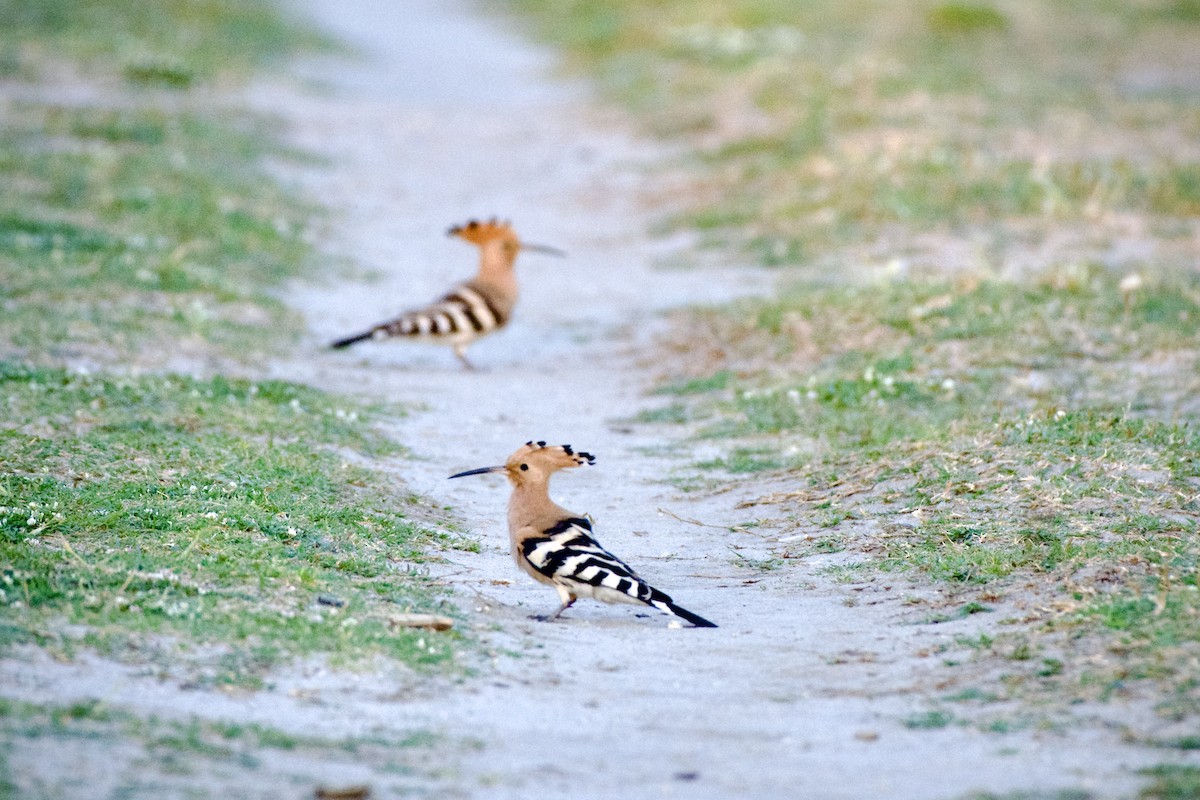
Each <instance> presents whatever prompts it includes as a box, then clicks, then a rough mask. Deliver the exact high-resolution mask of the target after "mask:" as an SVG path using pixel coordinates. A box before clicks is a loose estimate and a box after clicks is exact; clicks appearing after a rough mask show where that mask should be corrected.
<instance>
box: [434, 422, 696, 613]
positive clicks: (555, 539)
mask: <svg viewBox="0 0 1200 800" xmlns="http://www.w3.org/2000/svg"><path fill="white" fill-rule="evenodd" d="M594 461H595V457H594V456H592V455H591V454H590V453H583V452H577V451H575V450H573V449H572V448H571V446H570V445H558V446H551V445H547V444H546V443H545V442H526V443H525V444H524V445H522V446H521V447H520V448H518V449H517V451H516V452H514V453H513V454H512V455H511V456H509V457H508V460H507V461H506V462H505V463H504V465H503V466H499V467H483V468H482V469H475V470H468V471H466V472H460V473H458V474H457V475H451V476H450V477H452V478H461V477H464V476H466V475H479V474H482V473H486V472H502V473H504V474H505V476H506V477H507V478H508V480H509V482H510V483H511V484H512V486H513V493H512V496H511V497H510V498H509V501H508V534H509V543H510V544H511V546H512V557H513V560H514V561H516V563H517V566H518V567H520V568H521V570H522V571H523V572H525V573H526V574H528V575H529V576H530V577H532V578H533V579H534V580H536V581H538V582H540V583H545V584H547V585H549V586H553V587H554V589H555V590H556V591H557V592H558V596H559V599H560V600H561V601H562V605H561V606H559V608H558V610H557V611H555V612H554V613H553V614H551V615H550V616H549V617H537V619H546V620H552V619H556V618H557V617H558V616H559V615H560V614H561V613H562V612H563V611H565V610H566V609H568V608H569V607H570V606H571V605H572V604H573V603H574V602H575V601H576V600H577V599H579V598H580V597H590V598H592V599H595V600H599V601H601V602H605V603H644V604H645V605H648V606H651V607H653V608H656V609H658V610H659V611H662V612H663V613H665V614H672V615H674V616H676V617H679V618H680V619H683V620H686V621H687V622H690V623H692V624H693V625H695V626H696V627H702V628H715V627H716V625H714V624H713V623H711V622H709V621H708V620H706V619H704V618H703V617H701V616H698V615H696V614H693V613H692V612H690V611H688V610H687V609H684V608H681V607H680V606H678V605H676V604H675V602H674V601H673V600H671V598H670V597H668V596H667V595H666V594H664V593H663V592H660V591H659V590H658V589H655V588H654V587H652V586H650V585H649V584H648V583H646V581H644V580H643V579H642V578H641V577H640V576H638V574H637V573H636V572H634V571H633V569H632V568H631V567H630V566H629V565H628V564H626V563H625V562H624V561H621V560H620V559H619V558H617V557H616V556H614V555H613V554H612V553H610V552H608V551H607V550H605V549H604V548H603V547H601V546H600V543H599V542H598V541H596V539H595V538H594V537H593V536H592V522H591V520H590V519H589V518H587V517H585V516H581V515H579V514H575V513H573V512H570V511H568V510H567V509H565V508H563V507H562V506H560V505H558V504H557V503H555V502H554V501H553V500H551V499H550V491H549V487H550V476H551V475H553V474H554V473H555V472H557V471H559V470H560V469H569V468H571V467H578V466H581V465H583V464H591V463H593V462H594Z"/></svg>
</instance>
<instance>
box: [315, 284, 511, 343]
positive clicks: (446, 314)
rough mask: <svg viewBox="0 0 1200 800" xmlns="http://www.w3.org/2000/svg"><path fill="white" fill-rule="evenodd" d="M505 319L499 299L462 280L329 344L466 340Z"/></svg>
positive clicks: (490, 328)
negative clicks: (442, 294)
mask: <svg viewBox="0 0 1200 800" xmlns="http://www.w3.org/2000/svg"><path fill="white" fill-rule="evenodd" d="M507 322H508V313H507V311H506V310H505V309H504V307H503V304H502V303H500V302H498V301H497V300H496V299H495V298H492V297H490V296H489V293H488V292H487V291H486V290H484V289H482V288H477V287H475V286H472V285H471V284H463V285H462V286H459V287H458V288H456V289H454V290H453V291H452V292H450V293H449V294H447V295H446V296H445V297H443V298H442V299H441V300H439V301H438V302H436V303H433V304H431V305H429V306H426V307H425V308H421V309H417V310H415V311H409V312H407V313H405V314H402V315H401V316H399V317H397V318H396V319H394V320H392V321H390V322H384V323H381V324H379V325H376V326H374V327H372V328H371V329H370V330H368V331H365V332H363V333H360V334H357V335H355V336H350V337H347V338H345V339H340V340H338V341H336V342H334V343H333V345H332V347H334V348H342V347H348V346H349V345H351V344H354V343H356V342H360V341H363V340H365V339H388V338H391V337H395V336H400V337H413V338H421V339H426V338H428V339H444V340H445V341H447V342H464V343H465V342H469V341H472V340H474V339H477V338H479V337H480V336H484V335H485V334H488V333H491V332H492V331H494V330H496V329H497V328H500V327H503V326H504V324H505V323H507Z"/></svg>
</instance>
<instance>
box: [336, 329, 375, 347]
mask: <svg viewBox="0 0 1200 800" xmlns="http://www.w3.org/2000/svg"><path fill="white" fill-rule="evenodd" d="M374 335H375V329H374V328H372V329H371V330H369V331H365V332H363V333H356V334H355V335H353V336H347V337H346V338H345V339H338V340H337V341H336V342H333V343H331V344H330V345H329V346H330V347H332V348H333V349H334V350H341V349H342V348H343V347H349V346H350V345H352V344H358V343H359V342H363V341H366V340H367V339H370V338H372V337H373V336H374Z"/></svg>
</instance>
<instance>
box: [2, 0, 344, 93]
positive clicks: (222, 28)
mask: <svg viewBox="0 0 1200 800" xmlns="http://www.w3.org/2000/svg"><path fill="white" fill-rule="evenodd" d="M0 16H2V17H3V19H4V20H5V26H4V33H3V34H2V35H0V45H2V48H3V52H4V53H5V54H6V57H5V59H4V62H3V63H4V66H5V68H6V71H8V72H10V73H15V74H17V75H18V76H35V77H36V76H40V75H42V74H44V73H45V72H46V71H47V70H48V69H49V68H51V67H54V66H58V65H60V64H61V63H63V62H64V61H65V62H68V63H70V64H73V65H77V68H81V69H84V70H86V71H87V74H89V75H90V76H92V77H95V76H96V75H97V74H100V75H113V76H120V77H122V78H124V79H126V80H127V81H129V82H131V83H133V84H135V85H147V86H151V87H164V88H167V89H186V88H190V87H192V86H195V85H198V84H203V83H206V82H212V81H214V80H218V79H228V78H229V77H230V76H231V75H232V76H237V77H244V76H247V75H249V74H250V73H251V71H253V70H254V69H257V68H262V67H264V66H267V65H270V64H272V63H277V62H278V61H279V60H281V59H283V58H285V57H287V56H288V55H290V54H293V53H295V52H296V50H297V49H298V48H303V49H313V48H327V47H330V46H331V45H330V43H329V42H328V41H327V40H325V39H323V38H322V37H320V36H318V35H317V34H315V33H314V32H313V31H312V30H311V29H309V28H307V27H304V26H302V25H299V24H296V23H293V22H291V21H290V20H288V19H287V18H285V17H283V16H281V15H280V14H279V12H278V10H277V9H276V8H275V7H274V6H273V5H272V4H270V3H268V2H265V1H264V0H244V1H239V2H230V1H229V0H176V2H172V3H155V4H150V5H146V4H142V3H137V2H133V1H132V0H0Z"/></svg>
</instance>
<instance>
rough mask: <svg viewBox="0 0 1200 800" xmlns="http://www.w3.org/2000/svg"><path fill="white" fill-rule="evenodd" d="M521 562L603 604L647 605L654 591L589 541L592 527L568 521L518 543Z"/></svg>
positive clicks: (584, 522) (582, 521)
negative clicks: (523, 559)
mask: <svg viewBox="0 0 1200 800" xmlns="http://www.w3.org/2000/svg"><path fill="white" fill-rule="evenodd" d="M521 552H522V554H523V555H524V556H525V559H526V560H527V561H528V562H529V563H530V565H532V566H533V568H534V569H536V570H537V571H538V572H540V573H541V574H543V575H545V576H546V577H547V578H549V579H550V580H551V581H553V582H554V583H558V584H562V585H563V586H565V587H566V588H567V589H570V590H571V591H572V592H574V593H575V594H578V595H580V596H584V597H594V598H595V599H597V600H602V601H605V602H610V603H611V602H620V601H626V602H629V601H632V602H642V603H649V602H650V600H651V598H652V597H653V596H654V595H655V591H654V590H653V589H652V588H650V586H649V585H648V584H647V583H646V582H645V581H643V580H642V579H641V578H639V577H638V575H637V573H636V572H634V571H633V568H632V567H630V566H629V565H628V564H626V563H625V562H624V561H622V560H621V559H619V558H617V557H616V556H614V555H613V554H612V553H610V552H608V551H607V550H605V549H604V548H603V547H601V546H600V543H599V542H597V541H596V540H595V539H594V538H592V524H591V522H589V521H588V520H586V519H584V518H583V517H571V518H569V519H565V520H563V521H562V522H559V523H558V524H556V525H554V526H553V527H550V528H547V529H546V530H545V531H544V532H543V535H541V536H532V537H530V538H528V539H526V540H525V541H524V542H522V543H521Z"/></svg>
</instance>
